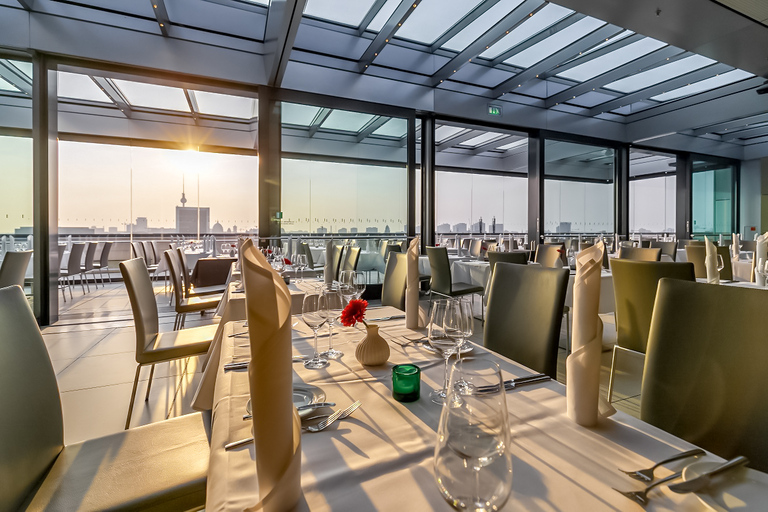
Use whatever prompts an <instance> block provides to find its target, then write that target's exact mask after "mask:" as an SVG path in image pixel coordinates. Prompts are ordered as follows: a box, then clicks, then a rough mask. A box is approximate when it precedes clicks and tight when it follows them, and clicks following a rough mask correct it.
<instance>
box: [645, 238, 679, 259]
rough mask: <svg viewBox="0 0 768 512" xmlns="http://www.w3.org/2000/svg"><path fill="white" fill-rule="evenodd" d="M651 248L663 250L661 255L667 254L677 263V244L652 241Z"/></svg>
mask: <svg viewBox="0 0 768 512" xmlns="http://www.w3.org/2000/svg"><path fill="white" fill-rule="evenodd" d="M651 247H653V248H658V249H661V254H666V255H667V256H669V257H670V258H672V261H677V242H660V241H658V240H651Z"/></svg>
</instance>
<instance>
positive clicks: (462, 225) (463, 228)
mask: <svg viewBox="0 0 768 512" xmlns="http://www.w3.org/2000/svg"><path fill="white" fill-rule="evenodd" d="M467 231H469V230H468V229H467V224H466V222H459V223H458V224H454V225H453V232H454V233H466V232H467Z"/></svg>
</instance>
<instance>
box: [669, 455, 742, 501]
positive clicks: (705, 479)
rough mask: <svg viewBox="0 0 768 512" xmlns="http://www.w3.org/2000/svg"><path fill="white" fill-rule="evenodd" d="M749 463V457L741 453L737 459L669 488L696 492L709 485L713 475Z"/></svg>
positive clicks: (674, 490) (682, 492)
mask: <svg viewBox="0 0 768 512" xmlns="http://www.w3.org/2000/svg"><path fill="white" fill-rule="evenodd" d="M747 463H749V459H748V458H746V457H742V456H741V455H739V456H738V457H736V458H735V459H731V460H729V461H728V462H725V463H724V464H721V465H719V466H717V467H716V468H715V469H713V470H712V471H707V472H706V473H704V474H702V475H699V476H697V477H696V478H694V479H692V480H686V481H685V482H680V483H679V484H672V485H670V486H669V490H670V491H673V492H676V493H680V494H684V493H687V492H696V491H698V490H701V489H704V488H705V487H707V486H708V485H709V484H710V482H711V481H712V477H713V476H716V475H719V474H722V473H724V472H726V471H728V470H730V469H733V468H738V467H740V466H743V465H744V464H747Z"/></svg>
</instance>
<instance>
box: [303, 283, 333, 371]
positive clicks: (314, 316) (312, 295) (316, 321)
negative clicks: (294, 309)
mask: <svg viewBox="0 0 768 512" xmlns="http://www.w3.org/2000/svg"><path fill="white" fill-rule="evenodd" d="M321 298H322V296H321V294H320V292H319V290H316V291H309V292H307V294H306V295H304V303H303V304H302V308H301V319H302V320H304V323H305V324H307V325H308V326H309V328H310V329H312V332H314V333H315V352H314V354H312V359H309V360H307V361H304V367H305V368H311V369H318V368H325V367H326V366H328V360H327V359H324V358H322V357H320V354H319V353H318V352H317V330H318V329H319V328H320V327H321V326H322V325H323V324H324V323H325V322H326V315H325V313H324V312H323V310H322V305H321Z"/></svg>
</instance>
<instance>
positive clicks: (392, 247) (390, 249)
mask: <svg viewBox="0 0 768 512" xmlns="http://www.w3.org/2000/svg"><path fill="white" fill-rule="evenodd" d="M391 252H403V246H402V245H400V244H393V243H392V242H390V243H389V245H387V254H389V253H391Z"/></svg>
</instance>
